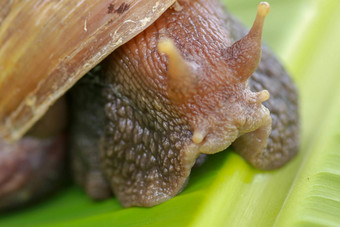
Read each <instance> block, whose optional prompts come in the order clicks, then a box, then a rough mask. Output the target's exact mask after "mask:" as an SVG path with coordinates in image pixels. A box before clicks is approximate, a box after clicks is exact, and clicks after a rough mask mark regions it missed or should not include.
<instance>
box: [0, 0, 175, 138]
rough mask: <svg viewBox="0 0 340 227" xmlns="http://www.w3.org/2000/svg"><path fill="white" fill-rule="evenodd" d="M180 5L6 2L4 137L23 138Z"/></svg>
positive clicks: (0, 80)
mask: <svg viewBox="0 0 340 227" xmlns="http://www.w3.org/2000/svg"><path fill="white" fill-rule="evenodd" d="M174 2H175V0H142V1H141V0H92V1H83V0H76V1H69V0H61V1H50V0H33V1H10V0H5V1H1V2H0V138H4V139H6V140H9V141H15V140H17V139H19V138H20V137H21V136H22V135H23V134H24V133H25V132H26V131H27V130H28V129H29V128H30V127H31V126H32V124H33V123H34V122H36V121H37V120H38V119H39V118H40V117H41V116H42V115H43V114H44V113H45V112H46V110H47V109H48V108H49V107H50V106H51V104H53V103H54V102H55V101H56V100H57V99H58V98H59V97H60V96H62V95H63V94H64V93H65V92H66V91H67V90H68V89H69V88H70V87H71V86H72V85H74V84H75V83H76V82H77V81H78V80H79V79H80V78H81V77H82V76H83V75H84V74H85V73H86V72H87V71H89V70H90V69H91V68H93V67H94V66H95V65H96V64H98V63H99V62H100V61H101V60H103V59H104V58H105V57H106V56H107V55H108V54H110V53H111V52H112V51H113V50H115V49H116V48H117V47H119V46H120V45H122V44H124V43H126V42H127V41H128V40H130V39H131V38H133V37H134V36H136V35H137V34H138V33H140V32H141V31H143V30H144V29H145V28H146V27H147V26H149V25H150V24H151V23H153V22H154V21H155V20H156V19H157V18H158V17H159V16H160V15H161V14H162V13H163V12H164V11H165V10H166V9H167V8H169V7H170V6H171V5H173V4H174Z"/></svg>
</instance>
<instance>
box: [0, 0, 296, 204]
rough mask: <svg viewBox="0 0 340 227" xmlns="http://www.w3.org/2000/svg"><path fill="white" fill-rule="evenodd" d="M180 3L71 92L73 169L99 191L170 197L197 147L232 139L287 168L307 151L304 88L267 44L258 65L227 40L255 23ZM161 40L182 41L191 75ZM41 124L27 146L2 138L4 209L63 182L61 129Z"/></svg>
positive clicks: (260, 161)
mask: <svg viewBox="0 0 340 227" xmlns="http://www.w3.org/2000/svg"><path fill="white" fill-rule="evenodd" d="M179 3H180V5H182V6H183V10H182V11H178V12H177V11H176V10H174V9H170V10H168V11H167V12H166V13H165V14H164V15H163V16H162V17H161V18H160V19H159V20H158V21H157V22H156V23H154V24H153V25H152V26H150V27H149V28H148V29H147V30H146V31H144V32H143V33H141V34H140V35H138V36H137V37H135V38H134V39H133V40H131V41H130V42H128V43H127V44H125V45H124V46H122V47H121V48H119V49H118V50H117V51H115V52H114V53H113V54H112V55H111V56H110V57H109V58H108V59H106V60H105V61H104V62H103V63H102V65H101V66H100V67H99V68H96V69H95V70H93V71H92V72H91V73H89V74H88V75H87V76H86V77H85V78H84V79H82V80H81V81H80V82H79V83H78V84H77V85H76V86H75V87H74V88H73V89H72V91H71V93H70V97H71V101H70V108H71V120H70V122H71V123H72V125H71V126H70V132H69V135H70V138H69V140H70V141H69V144H70V150H71V156H72V168H73V171H74V177H75V180H76V181H77V182H78V184H80V185H82V186H83V187H84V188H85V190H86V192H87V194H88V195H89V196H90V197H92V198H94V199H105V198H108V197H109V196H111V195H112V194H115V195H116V196H117V197H118V199H119V200H120V201H121V202H122V204H123V205H124V206H127V207H128V206H153V205H156V204H159V203H161V202H163V201H165V200H167V199H169V198H171V197H173V196H174V195H176V194H177V193H179V192H180V191H181V189H182V188H183V187H184V185H185V184H186V182H187V180H188V176H189V174H190V171H191V168H192V166H193V165H194V164H195V162H196V160H197V158H198V157H202V154H212V153H216V152H219V151H222V150H224V149H225V148H227V147H228V146H230V145H232V146H233V147H234V148H235V150H236V152H238V153H240V154H241V155H242V156H243V157H244V158H245V159H246V160H247V161H248V162H249V163H250V164H252V165H253V166H255V167H257V168H260V169H274V168H278V167H280V166H282V165H283V164H285V163H286V162H287V161H288V160H290V159H291V158H292V157H293V156H294V154H295V153H296V151H297V147H298V113H297V94H296V89H295V87H294V85H293V84H292V81H291V80H290V78H289V76H288V75H287V73H286V72H285V71H284V69H283V68H282V66H281V65H280V63H279V62H278V61H277V60H276V58H275V57H274V56H273V55H272V54H271V53H270V52H269V51H268V50H267V49H266V48H264V49H263V53H262V59H261V62H260V64H259V66H258V69H257V70H256V72H254V73H252V72H253V71H254V69H255V68H254V67H255V66H256V64H257V61H256V58H255V60H252V61H251V63H252V64H253V65H254V67H250V68H249V67H248V68H246V67H245V68H243V67H240V69H236V68H235V67H234V66H235V65H236V66H237V61H236V63H235V64H231V63H230V62H233V59H232V56H231V55H230V53H231V51H230V49H229V50H228V48H229V47H230V46H231V45H232V44H233V43H234V42H235V41H236V40H239V39H240V38H242V37H244V35H245V34H246V30H245V29H244V28H243V27H242V26H241V25H240V24H239V23H238V22H237V21H236V20H235V19H234V18H232V17H231V16H230V15H229V14H228V13H225V11H224V10H223V7H221V5H220V4H219V3H218V2H217V1H207V2H205V1H203V0H199V1H179ZM192 6H193V7H192ZM201 25H202V26H201ZM162 38H170V39H171V40H173V41H174V44H175V48H177V49H178V52H179V53H180V55H181V56H182V57H183V59H184V60H185V61H186V62H187V63H188V65H189V66H190V67H191V69H192V70H189V73H187V74H188V75H187V74H185V76H183V75H181V77H179V79H178V78H177V79H176V77H172V76H171V75H170V74H171V73H170V71H171V70H170V69H171V68H172V67H171V65H170V63H169V56H168V55H167V54H166V53H162V52H161V51H159V49H158V48H157V44H158V43H159V41H161V40H162ZM250 49H251V48H250ZM233 53H237V51H236V52H233ZM239 56H241V57H242V56H245V55H244V54H243V55H242V54H241V55H239ZM236 60H237V59H236ZM228 62H229V63H228ZM228 64H229V65H228ZM233 67H234V68H233ZM234 71H237V72H238V74H234ZM245 71H247V72H248V71H251V74H253V75H252V76H251V77H250V78H249V80H247V79H244V78H245V77H244V76H240V75H241V74H242V72H245ZM240 72H241V73H240ZM238 76H239V77H238ZM248 76H250V75H248ZM263 89H267V90H268V91H269V93H270V94H271V98H270V99H269V100H268V101H265V102H263V105H262V101H264V100H260V101H259V100H257V99H258V96H257V95H258V94H259V93H255V92H260V91H262V90H263ZM268 110H269V111H270V116H269V111H268ZM57 118H59V117H57ZM39 125H41V124H38V126H37V128H38V129H33V130H32V131H31V132H30V137H26V138H24V139H22V140H21V141H20V142H18V143H17V144H14V145H8V144H4V143H2V142H0V170H1V171H0V172H1V173H2V175H0V209H1V208H8V207H14V206H18V205H21V204H24V203H27V202H29V201H31V200H33V199H37V198H40V197H43V196H45V195H47V194H48V193H49V192H51V191H53V190H54V189H55V188H57V185H58V184H59V183H58V182H60V179H61V173H62V170H63V164H62V163H63V160H64V156H65V153H64V152H65V138H63V136H61V135H60V134H61V131H62V129H60V128H58V127H57V129H56V128H54V126H53V127H52V129H51V127H50V126H47V127H46V126H41V127H40V126H39ZM42 125H44V124H42ZM55 125H57V126H58V125H62V124H59V123H57V124H55ZM271 126H272V127H271ZM270 130H271V134H270V135H269V133H270ZM37 131H38V133H36V132H37ZM41 132H43V133H41ZM195 132H198V134H195ZM46 134H48V136H47V137H48V138H46ZM42 135H44V137H45V138H41V136H42ZM195 135H198V136H196V137H195ZM268 135H269V137H268ZM32 136H34V137H32ZM200 136H202V138H201V137H200ZM267 137H268V138H267ZM197 138H198V139H197ZM201 139H202V140H201ZM258 141H260V142H259V143H258ZM267 142H268V143H267ZM266 144H267V145H266ZM9 150H10V151H11V152H8V151H9ZM10 153H11V154H10ZM199 159H200V158H199ZM199 162H201V161H199ZM46 182H49V183H46Z"/></svg>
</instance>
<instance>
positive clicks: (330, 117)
mask: <svg viewBox="0 0 340 227" xmlns="http://www.w3.org/2000/svg"><path fill="white" fill-rule="evenodd" d="M226 2H227V5H228V7H229V8H230V9H231V10H232V11H233V12H234V13H236V14H237V15H238V16H240V17H241V18H242V20H243V21H244V23H245V24H247V25H248V26H250V25H251V23H252V20H253V18H254V16H255V11H256V5H257V4H258V1H255V0H238V1H232V0H227V1H226ZM270 3H271V5H272V10H271V13H270V15H269V16H268V19H267V21H266V25H265V33H264V39H265V41H266V42H267V43H268V44H269V46H270V47H272V49H274V50H275V52H276V53H277V54H278V55H279V57H280V58H281V59H283V61H284V63H285V64H286V66H287V67H288V69H289V70H290V71H291V72H292V74H293V77H294V79H295V81H296V82H297V84H298V87H299V91H300V104H301V108H300V111H301V119H302V125H301V128H302V134H301V149H300V151H299V154H298V156H297V157H296V158H295V159H294V160H293V161H291V162H290V163H289V164H288V165H286V166H285V167H283V168H281V169H279V170H276V171H259V170H256V169H254V168H252V167H250V166H249V165H248V164H247V163H245V162H244V161H243V160H242V159H241V158H240V157H239V156H238V155H236V154H234V153H232V152H223V153H219V154H216V155H213V156H211V157H210V158H209V159H208V161H207V162H206V163H205V164H204V165H203V166H202V167H201V168H197V169H194V170H193V173H192V175H191V179H190V182H189V184H188V186H187V187H186V188H185V190H184V191H183V192H182V193H181V194H179V195H178V196H176V197H174V198H173V199H171V200H169V201H167V202H165V203H163V204H161V205H159V206H156V207H153V208H129V209H123V208H122V207H121V206H120V205H119V203H118V202H117V200H116V199H114V198H113V199H110V200H108V201H104V202H100V203H95V202H92V201H91V200H90V199H88V198H87V196H86V195H85V194H84V192H83V191H82V190H81V189H79V188H78V187H76V186H72V187H70V188H67V189H65V190H64V191H62V192H60V193H58V194H57V195H56V196H54V197H52V198H50V199H48V200H46V201H43V202H42V203H40V204H37V205H35V206H32V207H30V208H28V209H25V210H20V211H18V212H15V213H10V214H6V215H2V216H1V219H0V226H95V225H97V226H162V227H165V226H273V225H275V226H337V225H339V223H340V152H339V149H340V89H339V86H340V76H339V72H340V62H339V57H338V55H339V53H340V41H339V40H340V1H338V0H314V1H311V0H309V1H307V0H285V1H280V0H273V1H270Z"/></svg>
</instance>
